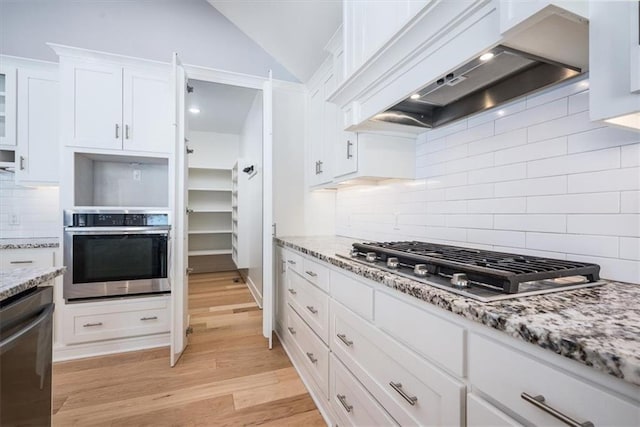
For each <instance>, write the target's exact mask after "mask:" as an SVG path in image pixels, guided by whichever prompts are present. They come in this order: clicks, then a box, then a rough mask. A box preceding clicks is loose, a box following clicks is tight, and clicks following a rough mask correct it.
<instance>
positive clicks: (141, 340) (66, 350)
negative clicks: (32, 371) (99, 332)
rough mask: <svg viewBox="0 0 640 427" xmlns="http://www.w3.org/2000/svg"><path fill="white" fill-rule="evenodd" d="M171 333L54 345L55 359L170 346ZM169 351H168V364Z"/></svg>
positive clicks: (58, 360) (57, 360)
mask: <svg viewBox="0 0 640 427" xmlns="http://www.w3.org/2000/svg"><path fill="white" fill-rule="evenodd" d="M169 344H170V334H169V333H168V332H167V333H163V334H156V335H148V336H143V337H133V338H123V339H117V340H109V341H99V342H92V343H84V344H71V345H54V347H53V361H54V362H62V361H63V360H73V359H82V358H85V357H94V356H104V355H107V354H114V353H124V352H127V351H136V350H146V349H149V348H157V347H168V346H169ZM168 364H169V353H167V365H168Z"/></svg>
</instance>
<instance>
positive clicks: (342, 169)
mask: <svg viewBox="0 0 640 427" xmlns="http://www.w3.org/2000/svg"><path fill="white" fill-rule="evenodd" d="M338 122H339V123H341V122H342V121H341V120H338ZM337 126H340V124H338V125H337ZM338 129H339V127H338ZM339 133H340V136H339V138H337V144H336V146H335V147H336V148H335V153H334V154H335V176H336V177H339V176H342V175H346V174H349V173H354V172H357V171H358V134H356V133H355V132H348V131H340V132H339Z"/></svg>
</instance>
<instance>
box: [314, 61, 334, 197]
mask: <svg viewBox="0 0 640 427" xmlns="http://www.w3.org/2000/svg"><path fill="white" fill-rule="evenodd" d="M327 71H328V72H327V73H326V74H323V75H322V79H321V80H320V81H319V84H318V85H317V86H315V87H312V88H311V89H310V91H309V108H308V112H309V127H308V132H309V133H308V142H309V143H308V145H307V146H308V148H309V152H310V157H309V160H310V161H309V164H308V166H307V172H308V174H309V177H310V178H309V185H310V186H317V185H322V184H326V183H328V182H331V180H332V179H333V156H332V154H333V151H332V150H333V142H334V141H335V138H336V135H337V129H336V125H335V123H336V114H337V109H336V107H335V105H333V104H329V103H327V102H325V99H326V97H327V95H328V94H329V93H331V92H332V91H333V89H334V87H335V77H334V74H333V70H331V69H329V70H327Z"/></svg>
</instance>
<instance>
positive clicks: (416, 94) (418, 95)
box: [410, 93, 420, 99]
mask: <svg viewBox="0 0 640 427" xmlns="http://www.w3.org/2000/svg"><path fill="white" fill-rule="evenodd" d="M410 98H411V99H420V94H419V93H414V94H413V95H411V97H410Z"/></svg>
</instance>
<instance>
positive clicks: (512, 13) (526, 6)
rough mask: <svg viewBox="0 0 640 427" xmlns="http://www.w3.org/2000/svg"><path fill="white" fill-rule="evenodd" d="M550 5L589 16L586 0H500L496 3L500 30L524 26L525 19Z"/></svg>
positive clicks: (503, 31) (516, 28)
mask: <svg viewBox="0 0 640 427" xmlns="http://www.w3.org/2000/svg"><path fill="white" fill-rule="evenodd" d="M550 6H551V9H555V10H560V9H561V10H563V11H564V10H566V11H568V12H571V13H573V14H575V15H577V16H580V17H582V18H585V19H588V18H589V2H586V1H566V0H552V1H549V0H518V1H513V0H500V3H498V10H499V12H500V32H501V33H506V32H508V31H510V30H520V29H521V28H524V27H526V26H527V25H528V24H527V23H526V22H525V21H528V20H529V19H531V18H534V16H535V15H536V14H538V13H539V12H541V11H543V10H544V9H546V8H548V7H550ZM534 19H535V18H534ZM521 24H524V25H521Z"/></svg>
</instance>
